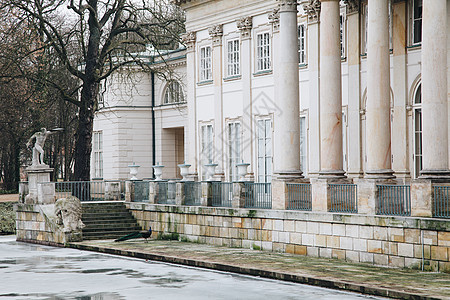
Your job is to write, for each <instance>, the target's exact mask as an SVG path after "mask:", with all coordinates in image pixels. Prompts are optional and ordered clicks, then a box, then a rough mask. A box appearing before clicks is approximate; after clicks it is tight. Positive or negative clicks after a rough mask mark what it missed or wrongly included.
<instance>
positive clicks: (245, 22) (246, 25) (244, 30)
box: [236, 16, 253, 39]
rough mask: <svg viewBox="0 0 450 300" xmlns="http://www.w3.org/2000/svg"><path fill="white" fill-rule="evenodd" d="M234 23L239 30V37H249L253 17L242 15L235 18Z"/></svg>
mask: <svg viewBox="0 0 450 300" xmlns="http://www.w3.org/2000/svg"><path fill="white" fill-rule="evenodd" d="M236 25H237V28H238V29H239V31H240V32H241V38H243V39H244V38H249V37H250V33H251V31H252V27H253V19H252V17H251V16H249V17H243V18H239V19H237V20H236Z"/></svg>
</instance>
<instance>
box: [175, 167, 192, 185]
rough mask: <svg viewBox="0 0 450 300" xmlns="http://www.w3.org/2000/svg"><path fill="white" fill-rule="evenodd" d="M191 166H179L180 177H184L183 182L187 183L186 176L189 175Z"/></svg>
mask: <svg viewBox="0 0 450 300" xmlns="http://www.w3.org/2000/svg"><path fill="white" fill-rule="evenodd" d="M190 166H191V165H189V164H186V163H184V164H181V165H178V167H179V168H180V175H181V176H183V179H181V181H187V178H186V176H187V175H189V167H190Z"/></svg>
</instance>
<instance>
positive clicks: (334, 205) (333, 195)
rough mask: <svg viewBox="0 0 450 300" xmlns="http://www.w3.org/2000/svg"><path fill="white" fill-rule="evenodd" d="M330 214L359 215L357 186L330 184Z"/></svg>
mask: <svg viewBox="0 0 450 300" xmlns="http://www.w3.org/2000/svg"><path fill="white" fill-rule="evenodd" d="M328 187H329V188H330V207H329V209H328V211H330V212H343V213H357V212H358V206H357V198H356V195H357V194H356V192H357V188H356V184H329V185H328Z"/></svg>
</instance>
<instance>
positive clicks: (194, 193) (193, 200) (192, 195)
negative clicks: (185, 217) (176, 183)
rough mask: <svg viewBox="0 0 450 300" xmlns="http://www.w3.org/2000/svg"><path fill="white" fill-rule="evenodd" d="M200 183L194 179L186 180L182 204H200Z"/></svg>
mask: <svg viewBox="0 0 450 300" xmlns="http://www.w3.org/2000/svg"><path fill="white" fill-rule="evenodd" d="M201 199H202V183H201V182H196V181H186V182H185V183H184V204H185V205H201Z"/></svg>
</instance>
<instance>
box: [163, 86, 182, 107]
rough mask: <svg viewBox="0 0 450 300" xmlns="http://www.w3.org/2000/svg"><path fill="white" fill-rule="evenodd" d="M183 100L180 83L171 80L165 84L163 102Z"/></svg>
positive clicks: (169, 102)
mask: <svg viewBox="0 0 450 300" xmlns="http://www.w3.org/2000/svg"><path fill="white" fill-rule="evenodd" d="M180 102H184V95H183V89H182V88H181V84H180V83H179V82H178V81H176V80H172V81H169V83H168V84H167V88H166V92H165V93H164V104H171V103H180Z"/></svg>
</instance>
